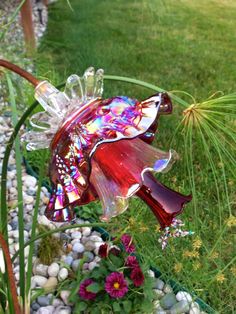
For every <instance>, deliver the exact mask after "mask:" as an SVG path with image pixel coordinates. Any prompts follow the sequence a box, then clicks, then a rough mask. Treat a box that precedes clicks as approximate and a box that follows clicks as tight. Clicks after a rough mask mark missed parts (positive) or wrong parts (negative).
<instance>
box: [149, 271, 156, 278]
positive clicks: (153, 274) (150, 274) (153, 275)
mask: <svg viewBox="0 0 236 314" xmlns="http://www.w3.org/2000/svg"><path fill="white" fill-rule="evenodd" d="M147 275H148V277H151V278H155V273H154V271H152V270H151V269H149V270H148V271H147Z"/></svg>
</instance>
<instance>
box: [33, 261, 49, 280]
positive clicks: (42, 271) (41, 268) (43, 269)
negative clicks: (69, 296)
mask: <svg viewBox="0 0 236 314" xmlns="http://www.w3.org/2000/svg"><path fill="white" fill-rule="evenodd" d="M33 273H34V275H40V276H43V277H47V273H48V266H47V265H43V264H36V265H34V268H33Z"/></svg>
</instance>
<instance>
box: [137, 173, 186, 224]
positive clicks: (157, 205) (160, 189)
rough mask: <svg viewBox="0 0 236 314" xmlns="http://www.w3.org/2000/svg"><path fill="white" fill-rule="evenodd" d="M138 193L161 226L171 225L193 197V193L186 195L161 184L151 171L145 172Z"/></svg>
mask: <svg viewBox="0 0 236 314" xmlns="http://www.w3.org/2000/svg"><path fill="white" fill-rule="evenodd" d="M136 195H137V196H139V197H140V198H141V199H142V200H143V201H144V202H145V203H147V205H148V206H149V207H150V208H151V210H152V212H153V213H154V215H155V216H156V218H157V220H158V221H159V223H160V225H161V228H165V227H167V226H169V225H170V224H171V222H172V220H173V218H174V217H175V216H177V215H179V214H180V213H181V212H182V210H183V206H184V205H185V204H186V203H188V202H190V201H191V199H192V196H191V195H188V196H185V195H183V194H181V193H178V192H176V191H173V190H172V189H170V188H168V187H166V186H165V185H163V184H161V183H160V182H158V181H157V180H156V178H155V177H154V176H153V175H152V173H150V172H146V173H145V174H144V176H143V185H142V187H141V189H140V190H139V191H138V192H137V193H136Z"/></svg>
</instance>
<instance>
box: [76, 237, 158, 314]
mask: <svg viewBox="0 0 236 314" xmlns="http://www.w3.org/2000/svg"><path fill="white" fill-rule="evenodd" d="M115 241H116V242H118V243H116V244H117V245H114V244H113V243H103V244H101V245H100V247H99V249H98V254H99V256H100V258H101V261H100V263H99V266H97V267H95V268H94V269H93V270H91V271H87V272H84V274H83V275H82V276H81V273H80V276H79V282H78V281H77V283H76V284H75V287H76V288H75V289H77V292H76V293H75V290H74V292H73V291H72V295H74V298H75V297H76V296H77V298H78V299H77V300H75V299H74V301H75V303H76V304H77V307H78V308H76V310H81V307H82V306H84V307H85V309H86V310H87V311H91V310H93V309H95V307H96V306H99V307H101V306H110V307H111V308H113V307H114V306H115V307H120V310H121V312H122V309H125V310H126V312H129V309H130V312H131V311H133V310H134V309H135V307H136V306H137V304H139V306H140V303H142V300H145V298H146V297H147V291H148V290H150V291H152V281H153V279H152V278H150V276H148V272H147V270H148V269H145V267H144V265H142V263H141V262H140V261H139V259H138V258H137V257H136V255H134V254H135V252H136V248H135V245H134V243H133V239H132V237H131V236H130V235H128V234H123V235H122V236H121V238H120V241H119V240H117V239H115ZM144 269H145V270H144ZM146 274H147V275H146ZM149 295H150V296H151V292H150V294H149ZM145 305H147V302H146V303H145ZM152 306H153V305H152V301H151V300H150V308H151V307H152ZM117 310H118V308H117ZM89 313H90V312H89Z"/></svg>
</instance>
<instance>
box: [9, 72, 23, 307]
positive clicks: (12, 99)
mask: <svg viewBox="0 0 236 314" xmlns="http://www.w3.org/2000/svg"><path fill="white" fill-rule="evenodd" d="M6 78H7V85H8V90H9V97H10V105H11V109H12V124H13V126H14V127H15V126H16V124H17V122H18V117H17V109H16V102H15V96H14V88H13V85H12V81H11V79H10V77H9V75H7V74H6ZM15 159H16V179H17V194H18V227H19V250H20V256H19V263H20V295H21V298H22V302H23V307H24V300H25V254H24V206H23V190H22V172H21V163H22V155H21V150H20V139H19V137H18V136H17V137H16V139H15Z"/></svg>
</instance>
